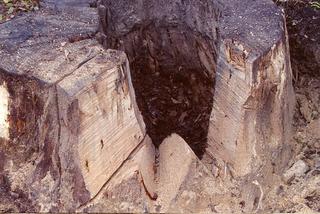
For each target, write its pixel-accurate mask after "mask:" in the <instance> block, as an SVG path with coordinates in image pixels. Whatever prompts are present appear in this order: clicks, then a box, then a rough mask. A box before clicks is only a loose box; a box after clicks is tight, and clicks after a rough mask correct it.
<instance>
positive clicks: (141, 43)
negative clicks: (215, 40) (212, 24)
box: [123, 24, 215, 158]
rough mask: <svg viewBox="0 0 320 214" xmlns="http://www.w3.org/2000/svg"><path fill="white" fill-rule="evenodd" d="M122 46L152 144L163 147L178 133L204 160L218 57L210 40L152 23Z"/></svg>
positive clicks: (141, 28) (134, 33)
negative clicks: (215, 65) (162, 143)
mask: <svg viewBox="0 0 320 214" xmlns="http://www.w3.org/2000/svg"><path fill="white" fill-rule="evenodd" d="M123 42H124V43H123V44H124V46H125V51H126V53H127V55H128V58H129V61H130V69H131V72H132V81H133V86H134V88H135V92H136V96H137V103H138V107H139V109H140V111H141V112H142V116H143V118H144V122H145V124H146V128H147V133H148V134H149V136H150V137H151V139H152V141H153V143H154V144H155V145H156V146H159V145H160V144H161V142H162V141H163V140H164V139H165V138H166V137H167V136H168V135H170V134H171V133H177V134H179V135H180V136H182V137H183V138H184V140H185V141H186V142H187V143H188V144H189V145H190V147H191V148H192V150H193V151H194V152H195V153H196V155H197V156H198V157H200V158H201V157H202V155H203V154H204V152H205V149H206V146H207V133H208V126H209V119H210V114H211V110H212V103H213V95H214V73H215V71H214V69H215V67H214V64H215V62H211V61H212V60H213V59H215V53H214V52H213V50H214V49H213V47H211V45H210V42H208V41H206V40H205V39H203V38H201V36H200V35H196V34H195V33H194V32H192V31H191V30H188V29H186V28H181V27H166V26H155V25H152V24H151V25H148V26H146V27H140V28H139V29H137V30H136V31H133V32H131V33H129V34H128V35H126V37H125V38H124V39H123ZM200 52H201V53H200ZM204 62H205V63H204Z"/></svg>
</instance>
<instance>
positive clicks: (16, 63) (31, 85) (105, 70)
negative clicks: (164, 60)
mask: <svg viewBox="0 0 320 214" xmlns="http://www.w3.org/2000/svg"><path fill="white" fill-rule="evenodd" d="M65 3H66V4H65ZM65 3H64V2H60V1H59V2H57V5H56V6H57V7H58V9H59V8H62V10H61V11H60V10H58V11H59V12H58V14H52V12H53V11H55V10H56V9H57V8H52V3H51V2H44V4H45V5H44V9H43V10H42V11H41V13H40V12H39V13H31V14H28V15H25V16H22V17H18V18H17V19H15V20H12V21H10V22H7V23H5V24H3V25H1V33H0V37H1V38H3V39H2V40H1V42H0V45H1V50H0V55H1V57H2V60H1V63H0V67H1V68H0V69H1V72H0V96H1V103H0V104H1V110H2V111H1V118H0V119H1V120H0V121H1V122H0V124H1V126H0V130H1V132H0V133H1V136H0V139H1V143H0V148H1V151H2V152H1V154H0V155H1V158H0V159H1V160H2V162H3V163H4V166H3V169H1V179H4V181H5V180H6V179H7V180H9V181H10V183H6V182H4V183H1V186H2V187H3V188H4V190H5V191H4V192H3V191H1V194H0V198H1V199H3V201H5V199H6V200H9V202H6V204H7V205H6V206H7V207H12V209H13V210H15V211H17V212H18V211H21V212H23V211H30V212H31V211H39V212H49V211H55V210H56V211H58V210H59V211H68V210H74V209H75V208H77V207H78V206H80V205H82V204H84V203H85V202H87V201H89V200H90V199H91V198H93V197H94V196H95V195H96V194H97V193H98V192H99V190H100V189H101V188H102V187H103V185H104V184H105V182H106V181H107V180H108V179H109V178H110V177H112V175H113V174H114V172H115V171H116V170H118V168H119V167H120V166H121V165H122V163H123V162H124V161H125V160H126V159H127V158H128V156H129V155H130V154H131V152H132V151H133V150H134V149H135V148H136V147H137V146H138V145H139V144H140V143H141V142H142V140H143V139H144V137H145V129H144V123H143V121H142V119H141V116H140V115H139V114H140V113H139V110H138V109H137V108H136V103H135V102H136V101H135V92H134V91H133V87H132V84H131V77H130V69H129V67H128V62H127V58H126V55H125V54H124V53H123V52H119V51H111V50H108V51H107V50H104V49H103V48H102V46H100V45H99V44H98V43H97V42H96V41H95V40H93V39H90V38H89V36H90V35H91V34H92V35H93V34H94V33H95V30H96V29H97V23H98V20H97V13H96V11H95V9H93V8H90V7H89V4H87V5H85V6H81V7H80V6H79V5H78V6H79V7H75V8H73V7H72V2H65ZM69 4H71V5H69ZM75 4H78V3H77V2H76V3H75ZM80 11H82V12H80ZM84 11H86V12H85V13H86V14H83V12H84ZM77 13H78V14H79V16H78V17H73V16H74V15H76V14H77ZM44 14H48V16H47V17H46V19H43V16H44ZM88 17H89V18H88ZM87 18H88V19H87ZM29 22H30V23H32V24H31V25H30V26H29V25H27V24H26V23H29ZM23 35H26V36H25V37H24V36H23ZM135 108H136V109H135ZM139 118H140V119H139ZM138 120H139V121H138ZM17 154H18V155H17ZM1 179H0V180H1ZM19 191H23V194H24V196H23V197H22V199H21V200H22V201H20V202H17V201H16V200H15V195H14V194H15V192H19ZM29 200H30V201H31V203H29V202H28V201H29ZM1 201H2V200H1ZM60 202H61V204H59V203H60ZM27 204H28V205H27Z"/></svg>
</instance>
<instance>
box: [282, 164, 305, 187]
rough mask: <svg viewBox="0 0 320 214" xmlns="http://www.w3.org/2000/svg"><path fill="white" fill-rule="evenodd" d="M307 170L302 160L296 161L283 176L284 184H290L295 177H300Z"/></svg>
mask: <svg viewBox="0 0 320 214" xmlns="http://www.w3.org/2000/svg"><path fill="white" fill-rule="evenodd" d="M308 170H309V167H308V165H307V164H306V163H305V162H304V161H303V160H298V161H297V162H296V163H295V164H293V166H292V167H291V168H290V169H288V170H287V171H286V172H285V173H284V174H283V178H284V180H285V182H287V183H289V182H291V181H292V180H293V179H294V178H295V177H301V176H303V175H305V173H306V172H307V171H308Z"/></svg>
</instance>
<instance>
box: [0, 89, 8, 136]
mask: <svg viewBox="0 0 320 214" xmlns="http://www.w3.org/2000/svg"><path fill="white" fill-rule="evenodd" d="M8 116H9V92H8V89H7V87H6V84H5V83H4V84H3V85H0V138H4V139H8V138H9V122H8Z"/></svg>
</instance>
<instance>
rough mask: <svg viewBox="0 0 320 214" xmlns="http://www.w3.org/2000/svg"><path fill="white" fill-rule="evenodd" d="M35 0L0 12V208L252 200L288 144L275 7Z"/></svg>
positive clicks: (185, 207) (286, 70) (160, 206)
mask: <svg viewBox="0 0 320 214" xmlns="http://www.w3.org/2000/svg"><path fill="white" fill-rule="evenodd" d="M41 6H42V7H41V10H40V11H38V12H33V13H28V14H24V15H22V16H20V17H17V18H15V19H13V20H11V21H9V22H6V23H4V24H2V25H0V38H1V40H0V56H1V61H0V211H16V212H48V211H52V212H53V211H56V212H67V211H71V212H73V211H81V212H83V211H84V212H186V211H190V212H191V211H193V212H216V211H218V212H232V211H237V212H238V211H239V204H245V206H242V207H241V209H242V211H246V212H252V211H255V210H258V209H262V205H261V201H262V200H263V197H266V196H265V195H266V194H267V192H268V191H269V188H270V186H272V185H273V184H272V183H270V181H271V180H277V179H279V176H278V175H277V174H278V173H280V172H281V170H282V169H283V166H284V165H285V164H286V162H287V161H288V159H289V156H288V154H289V153H290V144H289V138H290V124H291V117H292V108H293V101H294V95H293V90H292V83H291V68H290V61H289V60H290V59H289V52H288V44H287V35H286V29H285V21H284V17H283V14H282V12H281V10H280V9H278V8H277V7H276V6H275V5H274V4H273V3H272V2H271V1H267V0H261V1H254V0H250V1H246V2H243V1H240V0H227V1H223V2H218V1H180V0H174V1H170V2H168V1H164V0H158V1H155V0H154V1H153V0H152V1H124V0H120V1H111V0H100V1H98V2H97V3H96V6H97V8H94V7H93V6H95V4H94V3H92V2H91V1H89V0H81V1H73V0H59V1H51V0H44V1H43V2H42V5H41ZM97 31H98V33H97ZM96 33H97V34H96ZM94 37H96V38H97V40H98V41H99V42H100V43H102V45H101V44H99V43H98V42H97V41H96V40H95V38H94ZM103 47H107V48H113V49H118V50H117V51H116V50H105V49H104V48H103ZM123 51H124V52H125V53H124V52H123ZM159 95H160V96H159ZM173 133H177V134H173ZM172 134H173V135H172ZM149 136H150V137H149ZM155 157H156V158H155ZM174 173H175V176H176V177H174V176H172V174H174ZM235 196H236V197H235Z"/></svg>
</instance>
